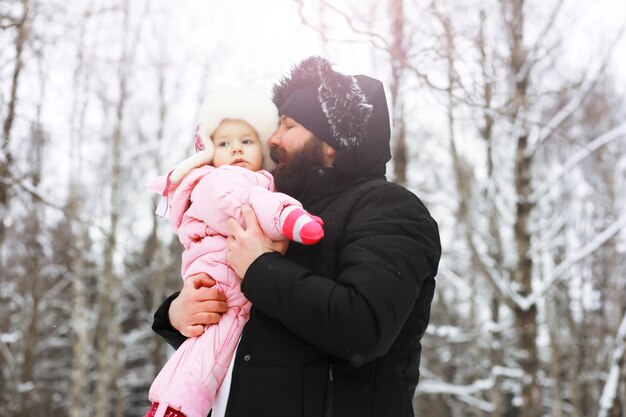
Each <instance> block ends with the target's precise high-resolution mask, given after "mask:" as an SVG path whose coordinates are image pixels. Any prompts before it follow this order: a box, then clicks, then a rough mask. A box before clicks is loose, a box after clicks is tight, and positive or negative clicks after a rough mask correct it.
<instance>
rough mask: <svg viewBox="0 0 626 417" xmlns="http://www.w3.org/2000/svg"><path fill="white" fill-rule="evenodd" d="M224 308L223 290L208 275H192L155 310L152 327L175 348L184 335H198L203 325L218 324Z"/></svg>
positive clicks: (226, 307) (201, 331) (182, 340)
mask: <svg viewBox="0 0 626 417" xmlns="http://www.w3.org/2000/svg"><path fill="white" fill-rule="evenodd" d="M227 309H228V304H227V303H226V297H225V295H224V292H223V291H222V290H220V289H219V288H218V287H215V281H214V280H213V279H211V278H210V277H209V276H208V275H207V274H198V275H193V276H190V277H189V278H187V280H185V283H184V284H183V288H182V290H181V291H180V292H177V293H174V294H172V295H170V296H169V297H168V298H167V299H166V300H165V301H164V302H163V304H161V306H160V307H159V308H158V309H157V311H156V312H155V313H154V322H153V324H152V329H153V330H154V331H155V332H156V333H157V334H158V335H159V336H161V337H163V338H164V339H165V340H166V341H167V342H168V343H169V344H170V345H172V347H174V348H175V349H178V347H179V346H180V345H181V344H182V343H183V342H184V341H185V339H186V338H187V337H195V336H200V335H201V334H202V333H203V332H204V326H206V325H211V324H215V323H217V322H218V321H219V319H220V317H221V314H222V313H224V312H225V311H226V310H227Z"/></svg>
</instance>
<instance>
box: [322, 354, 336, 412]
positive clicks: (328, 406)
mask: <svg viewBox="0 0 626 417" xmlns="http://www.w3.org/2000/svg"><path fill="white" fill-rule="evenodd" d="M334 381H335V375H334V374H333V364H332V363H329V364H328V384H326V402H325V404H324V417H333V392H334V391H335V390H334V386H333V383H334Z"/></svg>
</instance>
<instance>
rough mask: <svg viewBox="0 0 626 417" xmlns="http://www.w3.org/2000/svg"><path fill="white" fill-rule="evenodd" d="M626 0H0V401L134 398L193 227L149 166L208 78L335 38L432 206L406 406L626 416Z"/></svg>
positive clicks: (8, 407)
mask: <svg viewBox="0 0 626 417" xmlns="http://www.w3.org/2000/svg"><path fill="white" fill-rule="evenodd" d="M622 3H623V2H622V1H621V0H614V1H610V0H598V1H594V2H590V1H588V0H567V1H566V0H359V1H357V0H336V1H332V2H331V1H325V0H264V1H261V0H257V1H255V0H245V1H244V0H232V1H227V0H204V1H202V0H181V1H178V2H171V1H166V0H133V1H130V0H113V1H111V0H109V1H104V0H0V118H1V122H2V132H1V134H2V142H1V151H0V415H2V416H9V415H10V416H21V417H35V416H37V417H40V416H41V417H47V416H50V417H56V416H59V417H61V416H69V417H86V416H95V417H110V416H114V417H122V416H128V417H140V416H142V415H143V414H144V413H145V412H146V411H147V408H148V406H149V402H148V400H147V391H148V388H149V386H150V384H151V382H152V380H153V378H154V376H155V375H156V373H157V372H158V370H159V369H160V368H161V366H162V365H163V364H164V362H165V360H166V358H167V357H168V355H169V354H170V353H171V349H170V348H169V347H168V346H167V345H166V343H165V342H164V341H163V340H161V339H160V338H159V337H157V336H156V335H155V334H154V333H153V332H152V330H151V327H150V326H151V324H152V315H153V313H154V311H155V310H156V308H157V307H158V306H159V305H160V304H161V302H162V301H163V300H164V299H165V297H166V296H167V295H169V294H170V293H172V292H173V291H175V290H177V289H180V287H181V285H182V284H181V279H180V275H179V274H180V253H181V249H182V246H181V245H180V243H179V242H178V240H177V238H176V237H175V235H174V233H172V230H171V228H170V226H169V224H168V223H167V222H164V221H161V220H160V219H158V218H157V217H156V216H155V215H154V210H155V208H156V204H157V196H156V195H153V194H151V193H150V192H148V190H147V188H146V182H147V181H148V180H149V179H150V178H152V177H154V176H156V175H158V174H160V173H163V172H166V171H167V170H168V169H170V168H171V167H172V166H173V164H175V163H176V162H177V161H179V160H182V159H183V158H184V157H185V156H186V155H188V154H189V153H190V152H192V151H193V140H192V138H193V134H194V130H195V122H196V120H197V119H196V118H197V111H198V108H199V104H200V102H201V100H202V98H203V96H204V95H205V94H206V93H207V92H208V91H210V90H211V89H212V88H215V87H218V86H220V85H221V84H224V83H233V82H239V83H242V84H245V85H247V86H249V87H251V88H254V89H256V90H258V91H259V92H262V93H264V94H267V95H269V94H270V91H271V85H272V83H273V82H274V81H276V80H278V79H279V77H281V76H282V75H284V74H286V73H287V72H288V71H289V69H290V67H291V65H293V64H295V63H296V62H298V61H299V60H300V59H302V58H304V57H306V56H309V55H323V56H325V57H327V58H328V59H329V60H330V61H332V62H333V63H334V64H335V65H336V68H337V69H338V70H341V71H342V72H346V73H351V74H356V73H364V74H368V75H372V76H375V77H377V78H379V79H381V80H382V81H383V82H384V83H385V86H386V89H387V94H388V100H389V108H390V112H391V115H392V119H393V131H392V149H393V160H392V162H391V163H390V164H389V166H388V170H387V173H388V178H389V179H391V180H393V181H395V182H396V183H398V184H401V185H403V186H405V187H407V188H409V189H410V190H412V191H413V192H415V193H416V194H417V195H418V196H419V197H420V198H421V199H422V200H423V201H424V203H425V204H426V205H427V206H428V207H429V209H430V211H431V213H432V214H433V217H434V218H435V219H436V220H437V221H438V223H439V227H440V232H441V238H442V246H443V256H442V260H441V265H440V269H439V273H438V276H437V290H436V294H435V299H434V301H433V305H432V312H431V321H430V326H429V328H428V331H427V333H426V335H425V337H424V339H423V353H422V362H421V366H420V370H421V379H420V383H419V385H418V388H417V391H416V393H415V397H414V409H415V414H416V416H431V417H433V416H436V417H464V416H468V417H469V416H471V417H486V416H494V417H540V416H554V417H564V416H572V417H589V416H599V417H618V416H626V360H625V355H626V315H625V312H626V256H624V254H625V253H626V210H625V208H626V122H625V121H626V102H625V101H626V79H625V74H626V73H625V71H624V67H625V66H626V65H625V64H626V61H624V58H625V57H626V35H625V34H624V31H625V30H626V7H625V6H624V5H623V4H622ZM620 60H621V67H620Z"/></svg>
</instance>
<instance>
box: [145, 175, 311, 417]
mask: <svg viewBox="0 0 626 417" xmlns="http://www.w3.org/2000/svg"><path fill="white" fill-rule="evenodd" d="M166 182H167V179H166V177H158V178H157V179H155V180H152V181H151V183H150V184H149V187H150V188H151V189H152V190H154V191H156V192H158V193H160V194H162V193H163V191H164V190H165V187H166ZM273 190H274V180H273V178H272V176H271V174H270V173H268V172H267V171H257V172H254V171H250V170H248V169H245V168H241V167H238V166H231V165H223V166H221V167H219V168H215V167H212V166H202V167H200V168H196V169H194V170H192V171H190V172H189V173H188V174H187V175H186V176H185V177H184V178H183V179H182V180H181V182H180V183H179V184H178V185H175V186H170V189H169V190H167V196H168V206H169V210H170V211H169V219H170V221H171V223H172V226H173V228H174V230H175V231H176V233H177V234H178V237H179V239H180V241H181V243H182V244H183V245H184V247H185V250H184V252H183V255H182V278H183V280H185V279H187V278H188V277H189V276H191V275H194V274H198V273H200V272H204V273H207V274H208V275H210V276H211V277H212V278H213V279H214V280H215V281H216V282H217V285H218V286H219V287H220V288H221V289H222V290H223V291H224V293H225V295H226V300H227V302H228V311H227V312H226V313H224V314H223V315H222V318H221V319H220V321H219V323H217V324H214V325H211V326H207V327H205V330H204V333H203V334H202V335H201V336H198V337H192V338H189V339H187V340H186V341H185V342H184V343H183V344H182V345H181V346H180V347H179V348H178V350H177V351H176V352H175V353H174V355H172V357H171V358H170V359H169V360H168V361H167V363H166V364H165V366H164V367H163V369H161V372H159V374H158V375H157V377H156V379H155V380H154V382H153V383H152V386H151V387H150V392H149V398H150V401H152V402H153V403H155V402H158V403H159V408H158V409H157V412H156V417H159V416H162V415H163V413H164V412H165V409H166V406H167V405H169V406H170V407H172V408H174V409H177V410H180V411H181V412H183V413H184V414H185V415H186V416H187V417H206V416H207V414H208V413H209V411H210V410H211V408H212V407H213V404H214V402H215V396H216V394H217V391H218V389H219V387H220V385H221V383H222V380H223V379H224V377H225V375H226V372H227V370H228V366H229V364H230V361H231V359H232V357H233V355H234V352H235V348H236V346H237V343H238V341H239V336H240V335H241V332H242V329H243V326H244V325H245V323H246V321H247V320H248V317H249V312H250V302H249V301H248V300H246V298H245V297H244V295H243V294H242V293H241V289H240V284H241V278H239V277H238V276H237V274H236V273H235V271H233V270H232V269H231V268H229V267H228V266H227V265H226V253H227V245H226V236H227V235H228V229H227V226H226V221H227V220H228V219H229V218H231V217H233V218H235V219H236V220H237V221H238V222H239V223H240V224H243V223H244V222H243V216H242V215H241V206H242V205H243V204H249V205H251V206H252V208H253V209H254V211H255V213H256V216H257V219H258V220H259V225H260V226H261V228H262V229H263V232H264V233H265V234H266V235H267V236H268V237H270V238H271V239H272V240H280V239H284V236H283V235H282V233H281V232H280V227H279V217H280V214H281V211H282V209H283V208H284V207H286V206H288V205H297V206H298V207H302V205H301V204H300V202H298V201H297V200H295V199H293V198H291V197H289V196H287V195H285V194H282V193H276V192H272V191H273Z"/></svg>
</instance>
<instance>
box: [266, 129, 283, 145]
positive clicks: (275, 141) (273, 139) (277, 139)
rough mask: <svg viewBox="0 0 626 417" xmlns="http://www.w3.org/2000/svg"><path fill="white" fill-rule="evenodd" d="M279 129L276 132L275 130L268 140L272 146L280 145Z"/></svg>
mask: <svg viewBox="0 0 626 417" xmlns="http://www.w3.org/2000/svg"><path fill="white" fill-rule="evenodd" d="M279 130H280V129H279ZM278 133H279V132H278V130H277V131H276V132H274V133H273V134H272V136H270V138H269V139H268V140H267V143H268V144H269V145H270V146H271V147H272V148H275V147H277V146H280V142H281V141H280V136H279V134H278Z"/></svg>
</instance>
